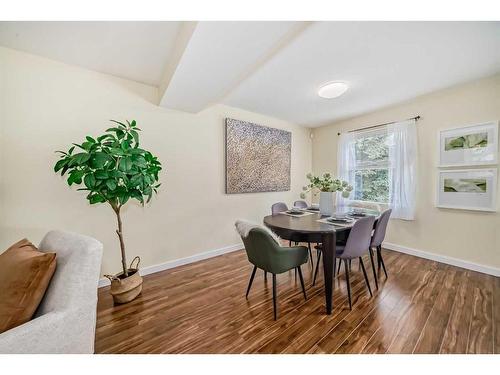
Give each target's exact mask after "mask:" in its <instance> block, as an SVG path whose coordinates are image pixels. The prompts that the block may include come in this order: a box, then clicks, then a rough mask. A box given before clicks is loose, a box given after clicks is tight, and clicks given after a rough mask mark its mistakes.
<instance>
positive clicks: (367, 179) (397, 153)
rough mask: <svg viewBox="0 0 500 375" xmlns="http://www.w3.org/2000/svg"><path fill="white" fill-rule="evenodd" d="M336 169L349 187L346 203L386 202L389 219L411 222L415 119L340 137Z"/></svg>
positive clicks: (415, 136)
mask: <svg viewBox="0 0 500 375" xmlns="http://www.w3.org/2000/svg"><path fill="white" fill-rule="evenodd" d="M337 163H338V165H337V168H338V169H337V170H338V175H339V177H340V178H341V179H343V180H346V181H348V182H349V183H350V184H351V185H352V186H353V188H354V189H353V194H351V196H350V197H349V198H348V199H347V202H346V201H345V200H344V199H342V198H340V200H339V203H340V204H349V202H348V201H349V200H358V201H370V202H377V203H386V204H387V205H389V206H390V208H391V209H392V216H391V217H392V218H398V219H404V220H413V219H414V216H415V200H416V197H415V192H416V186H417V172H416V167H417V130H416V126H415V119H411V120H405V121H401V122H396V123H391V124H389V125H388V126H387V127H379V128H376V129H372V130H369V131H366V130H365V131H359V132H347V133H342V134H341V135H340V141H339V148H338V157H337Z"/></svg>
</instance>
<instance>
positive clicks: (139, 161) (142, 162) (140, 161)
mask: <svg viewBox="0 0 500 375" xmlns="http://www.w3.org/2000/svg"><path fill="white" fill-rule="evenodd" d="M132 162H133V163H134V164H135V165H137V166H138V167H141V168H146V167H147V166H148V163H147V162H146V159H145V158H144V157H143V156H140V155H133V156H132Z"/></svg>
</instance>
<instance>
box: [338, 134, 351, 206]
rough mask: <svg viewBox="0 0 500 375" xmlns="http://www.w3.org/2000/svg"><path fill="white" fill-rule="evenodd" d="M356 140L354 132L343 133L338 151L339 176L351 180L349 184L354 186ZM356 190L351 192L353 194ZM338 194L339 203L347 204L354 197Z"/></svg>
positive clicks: (341, 204) (339, 204)
mask: <svg viewBox="0 0 500 375" xmlns="http://www.w3.org/2000/svg"><path fill="white" fill-rule="evenodd" d="M355 140H356V136H355V134H354V133H342V134H341V135H340V139H339V145H338V151H337V174H338V178H340V179H341V180H345V181H347V182H349V184H351V185H353V186H354V165H355V163H356V155H355V150H354V146H355ZM353 193H354V191H353V192H352V193H351V195H352V194H353ZM336 195H337V205H338V206H345V205H346V203H347V202H346V201H347V199H353V197H352V196H351V197H349V198H342V195H341V194H336Z"/></svg>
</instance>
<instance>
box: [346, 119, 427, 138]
mask: <svg viewBox="0 0 500 375" xmlns="http://www.w3.org/2000/svg"><path fill="white" fill-rule="evenodd" d="M408 120H415V121H418V120H420V116H415V117H410V118H407V119H406V120H400V121H392V122H386V123H384V124H378V125H373V126H367V127H365V128H360V129H354V130H349V131H348V133H354V132H359V131H361V130H367V129H373V128H378V127H380V126H386V125H392V124H395V123H396V122H401V121H408ZM340 134H341V133H337V135H340Z"/></svg>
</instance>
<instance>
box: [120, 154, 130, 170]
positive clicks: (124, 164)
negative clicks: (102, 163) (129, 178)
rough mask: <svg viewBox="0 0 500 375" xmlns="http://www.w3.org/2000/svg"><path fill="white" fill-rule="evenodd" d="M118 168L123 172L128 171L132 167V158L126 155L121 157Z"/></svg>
mask: <svg viewBox="0 0 500 375" xmlns="http://www.w3.org/2000/svg"><path fill="white" fill-rule="evenodd" d="M118 168H119V169H120V170H121V171H123V172H129V171H130V170H131V169H132V160H130V158H128V157H126V158H123V159H121V160H120V164H119V166H118Z"/></svg>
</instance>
